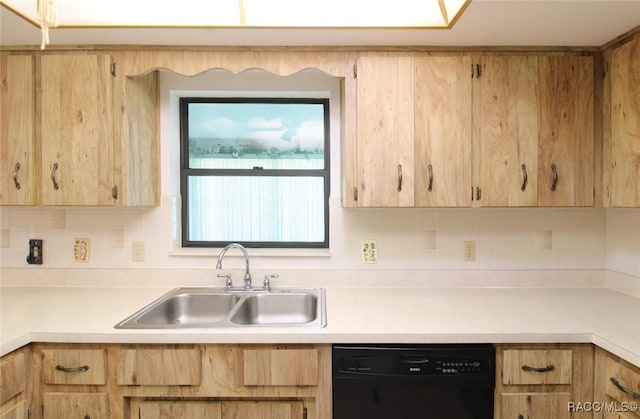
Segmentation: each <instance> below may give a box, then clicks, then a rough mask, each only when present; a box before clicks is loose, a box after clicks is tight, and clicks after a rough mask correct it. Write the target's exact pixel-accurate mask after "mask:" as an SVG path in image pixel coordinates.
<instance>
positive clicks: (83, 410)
mask: <svg viewBox="0 0 640 419" xmlns="http://www.w3.org/2000/svg"><path fill="white" fill-rule="evenodd" d="M43 412H44V417H45V418H47V419H75V418H77V419H102V418H104V419H107V418H109V399H108V396H107V394H106V393H95V394H88V393H67V392H64V393H45V395H44V404H43Z"/></svg>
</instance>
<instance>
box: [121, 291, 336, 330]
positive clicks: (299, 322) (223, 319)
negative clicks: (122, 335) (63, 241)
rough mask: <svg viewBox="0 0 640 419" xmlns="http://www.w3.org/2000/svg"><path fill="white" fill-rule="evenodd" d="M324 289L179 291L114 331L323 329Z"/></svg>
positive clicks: (142, 311) (134, 315) (124, 321)
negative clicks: (264, 328) (217, 328)
mask: <svg viewBox="0 0 640 419" xmlns="http://www.w3.org/2000/svg"><path fill="white" fill-rule="evenodd" d="M324 295H325V294H324V290H323V289H320V288H304V289H274V290H271V291H268V292H265V291H228V290H225V289H224V288H176V289H174V290H173V291H171V292H169V293H167V294H165V295H163V296H162V297H160V298H159V299H157V300H156V301H154V302H152V303H151V304H149V305H148V306H146V307H144V308H142V309H141V310H139V311H137V312H136V313H134V314H133V315H131V316H129V317H128V318H126V319H124V320H123V321H121V322H120V323H118V324H117V325H115V328H116V329H177V328H196V327H209V328H215V327H256V326H304V327H324V326H325V325H326V309H325V301H324Z"/></svg>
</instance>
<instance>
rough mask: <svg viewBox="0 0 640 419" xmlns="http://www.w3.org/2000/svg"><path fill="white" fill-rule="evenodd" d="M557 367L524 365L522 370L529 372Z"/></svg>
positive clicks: (544, 370)
mask: <svg viewBox="0 0 640 419" xmlns="http://www.w3.org/2000/svg"><path fill="white" fill-rule="evenodd" d="M555 369H556V367H554V366H553V365H547V366H546V367H530V366H528V365H523V366H522V371H527V372H549V371H553V370H555Z"/></svg>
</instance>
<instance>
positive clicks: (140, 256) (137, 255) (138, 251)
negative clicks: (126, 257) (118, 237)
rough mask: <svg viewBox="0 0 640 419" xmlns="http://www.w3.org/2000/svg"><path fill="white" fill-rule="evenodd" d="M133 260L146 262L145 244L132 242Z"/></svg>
mask: <svg viewBox="0 0 640 419" xmlns="http://www.w3.org/2000/svg"><path fill="white" fill-rule="evenodd" d="M131 260H132V261H133V262H144V242H131Z"/></svg>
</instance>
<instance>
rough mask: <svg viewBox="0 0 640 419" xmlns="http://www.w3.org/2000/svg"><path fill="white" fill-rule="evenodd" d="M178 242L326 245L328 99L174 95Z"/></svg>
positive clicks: (192, 244) (198, 244)
mask: <svg viewBox="0 0 640 419" xmlns="http://www.w3.org/2000/svg"><path fill="white" fill-rule="evenodd" d="M180 150H181V156H180V157H181V158H180V160H181V164H180V189H181V195H182V245H183V247H221V246H224V245H226V244H228V243H230V242H239V243H242V244H243V245H244V246H247V247H273V248H294V247H295V248H328V247H329V190H330V184H329V183H330V182H329V168H330V165H329V99H323V98H281V97H278V98H263V97H260V98H245V97H240V98H227V97H223V98H212V97H182V98H180Z"/></svg>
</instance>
